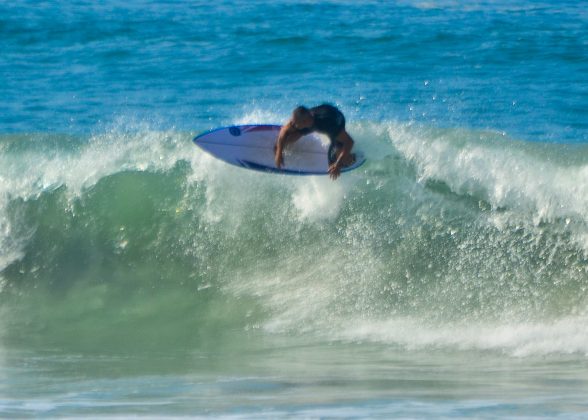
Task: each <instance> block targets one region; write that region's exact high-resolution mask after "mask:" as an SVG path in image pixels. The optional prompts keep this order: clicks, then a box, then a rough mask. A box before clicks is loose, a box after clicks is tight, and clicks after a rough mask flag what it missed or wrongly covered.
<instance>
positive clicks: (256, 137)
mask: <svg viewBox="0 0 588 420" xmlns="http://www.w3.org/2000/svg"><path fill="white" fill-rule="evenodd" d="M280 128H281V126H279V125H234V126H230V127H221V128H217V129H215V130H210V131H207V132H205V133H203V134H200V135H198V136H196V137H195V138H194V143H195V144H196V145H197V146H198V147H200V148H201V149H202V150H204V151H206V152H208V153H210V154H211V155H212V156H214V157H216V158H218V159H220V160H222V161H224V162H227V163H230V164H231V165H235V166H239V167H241V168H246V169H252V170H256V171H262V172H272V173H281V174H288V175H327V174H328V169H329V148H330V141H329V140H328V139H327V138H326V137H325V136H322V135H320V134H315V133H311V134H308V135H306V136H303V137H301V138H300V140H298V141H297V142H295V143H294V144H292V145H290V146H289V147H287V148H286V149H285V150H284V165H283V166H282V167H281V168H277V167H276V165H275V160H274V156H275V154H274V146H275V144H276V140H277V138H278V134H279V132H280ZM353 154H354V155H355V162H354V163H353V164H352V165H350V166H348V167H345V168H342V169H341V172H348V171H351V170H353V169H356V168H358V167H360V166H361V165H362V164H363V163H364V162H365V157H364V155H363V153H361V152H356V151H355V150H354V151H353Z"/></svg>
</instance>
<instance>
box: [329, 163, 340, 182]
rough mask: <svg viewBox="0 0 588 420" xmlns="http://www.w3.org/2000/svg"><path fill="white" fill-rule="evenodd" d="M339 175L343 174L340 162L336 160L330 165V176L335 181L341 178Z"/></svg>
mask: <svg viewBox="0 0 588 420" xmlns="http://www.w3.org/2000/svg"><path fill="white" fill-rule="evenodd" d="M339 175H341V168H340V167H339V164H338V163H337V162H335V163H333V164H332V165H331V166H329V176H330V177H331V179H332V180H333V181H334V180H336V179H337V178H339Z"/></svg>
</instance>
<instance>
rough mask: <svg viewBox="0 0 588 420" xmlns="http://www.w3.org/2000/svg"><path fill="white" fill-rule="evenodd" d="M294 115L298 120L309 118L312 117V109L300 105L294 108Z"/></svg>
mask: <svg viewBox="0 0 588 420" xmlns="http://www.w3.org/2000/svg"><path fill="white" fill-rule="evenodd" d="M292 116H293V117H294V118H295V119H297V120H301V119H303V118H308V117H310V110H309V109H308V108H307V107H305V106H302V105H300V106H297V107H296V108H295V109H294V111H293V112H292Z"/></svg>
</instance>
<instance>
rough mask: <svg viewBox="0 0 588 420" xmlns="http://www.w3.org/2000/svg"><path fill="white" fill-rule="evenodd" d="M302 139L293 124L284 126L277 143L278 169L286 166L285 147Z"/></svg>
mask: <svg viewBox="0 0 588 420" xmlns="http://www.w3.org/2000/svg"><path fill="white" fill-rule="evenodd" d="M300 137H302V134H301V133H300V132H299V131H298V130H296V129H295V128H294V127H292V123H291V122H289V123H287V124H286V125H284V126H282V128H281V129H280V134H279V135H278V140H277V141H276V157H275V160H276V167H277V168H280V167H281V166H282V165H283V164H284V155H283V153H284V147H286V146H288V145H289V144H292V143H294V142H295V141H297V140H298V139H300Z"/></svg>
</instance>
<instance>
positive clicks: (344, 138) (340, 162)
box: [329, 130, 354, 179]
mask: <svg viewBox="0 0 588 420" xmlns="http://www.w3.org/2000/svg"><path fill="white" fill-rule="evenodd" d="M337 142H339V143H341V144H342V145H343V146H342V147H341V151H340V152H339V156H337V160H336V161H335V162H334V163H333V164H332V165H331V166H329V175H330V176H331V178H332V179H337V178H338V177H339V175H340V174H341V167H343V166H348V165H351V163H352V162H353V157H352V156H351V149H353V144H354V142H353V139H352V138H351V136H350V135H349V134H347V131H345V130H343V131H341V132H340V133H339V135H338V136H337Z"/></svg>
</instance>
